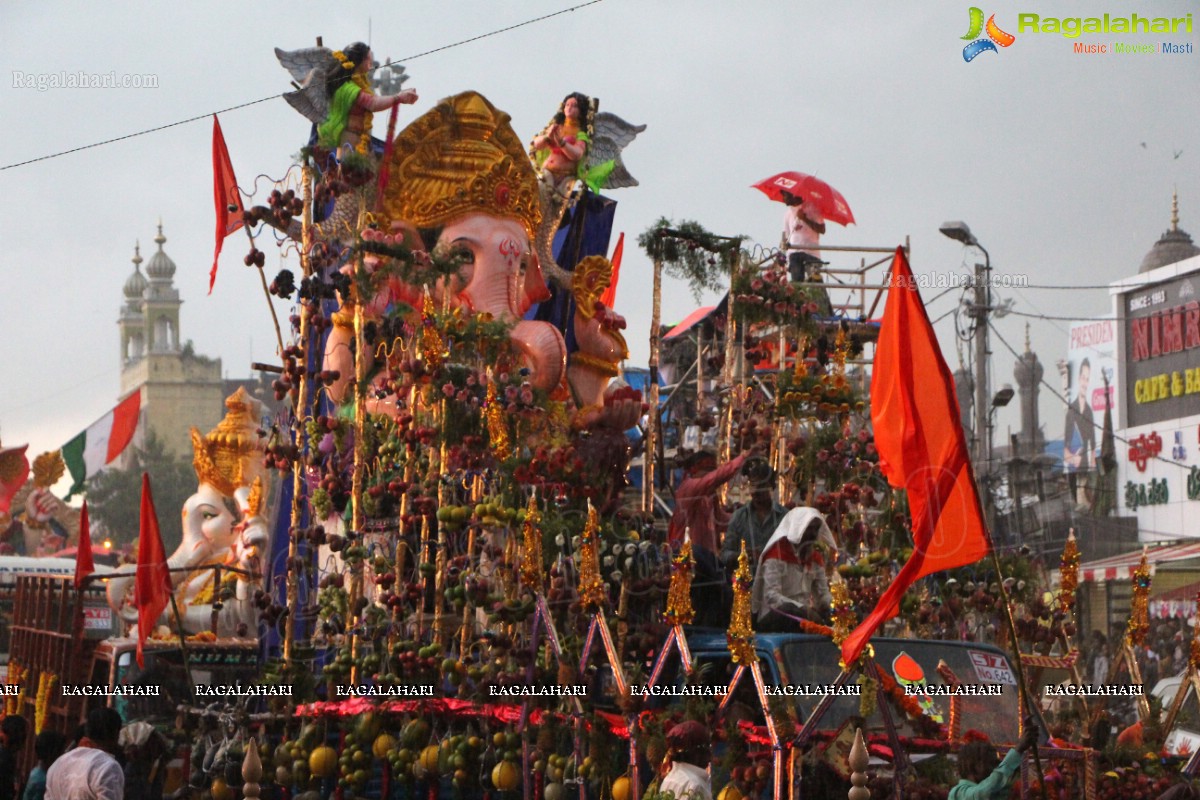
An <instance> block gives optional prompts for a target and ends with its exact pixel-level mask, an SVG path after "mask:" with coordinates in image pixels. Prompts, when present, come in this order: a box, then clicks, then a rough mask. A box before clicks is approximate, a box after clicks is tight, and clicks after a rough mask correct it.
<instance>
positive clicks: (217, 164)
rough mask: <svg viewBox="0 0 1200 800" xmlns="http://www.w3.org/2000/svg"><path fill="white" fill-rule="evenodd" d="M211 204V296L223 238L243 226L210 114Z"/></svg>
mask: <svg viewBox="0 0 1200 800" xmlns="http://www.w3.org/2000/svg"><path fill="white" fill-rule="evenodd" d="M212 162H213V201H214V203H215V204H216V209H217V249H216V250H215V251H214V252H213V265H212V271H211V272H209V273H208V293H209V294H212V290H213V284H215V283H216V282H217V260H218V259H220V257H221V247H222V245H224V244H225V237H226V236H228V235H229V234H231V233H233V232H234V231H236V230H238V229H239V228H241V227H242V225H244V224H245V220H244V219H243V217H242V215H243V212H244V210H245V209H244V207H243V206H242V195H241V194H240V193H239V192H238V187H237V178H236V177H235V176H234V174H233V164H231V163H230V161H229V149H228V148H226V147H225V135H224V134H223V133H221V122H220V120H218V119H217V115H216V114H213V142H212Z"/></svg>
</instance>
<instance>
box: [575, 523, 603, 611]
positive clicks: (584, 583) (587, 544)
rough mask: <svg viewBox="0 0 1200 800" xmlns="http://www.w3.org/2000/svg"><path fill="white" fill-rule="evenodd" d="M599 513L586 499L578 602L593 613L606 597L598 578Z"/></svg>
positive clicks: (580, 548) (601, 581) (580, 539)
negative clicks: (586, 507)
mask: <svg viewBox="0 0 1200 800" xmlns="http://www.w3.org/2000/svg"><path fill="white" fill-rule="evenodd" d="M599 545H600V515H599V514H598V513H596V509H595V507H594V506H592V501H591V500H589V501H588V516H587V524H586V525H584V527H583V535H582V536H580V537H579V562H580V563H579V603H580V605H582V606H583V610H584V611H585V612H587V613H589V614H595V613H596V612H597V611H599V610H600V609H601V607H603V605H604V601H605V600H606V599H608V595H607V593H606V592H605V591H604V581H603V580H601V579H600V550H599Z"/></svg>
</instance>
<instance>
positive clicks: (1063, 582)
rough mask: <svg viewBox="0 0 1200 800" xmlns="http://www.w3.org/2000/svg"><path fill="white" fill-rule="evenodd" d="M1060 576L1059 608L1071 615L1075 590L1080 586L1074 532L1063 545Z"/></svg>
mask: <svg viewBox="0 0 1200 800" xmlns="http://www.w3.org/2000/svg"><path fill="white" fill-rule="evenodd" d="M1058 574H1059V579H1058V580H1059V589H1058V608H1059V610H1060V611H1062V612H1063V613H1064V614H1071V613H1073V612H1074V610H1075V590H1076V588H1077V587H1078V586H1079V545H1078V544H1076V542H1075V531H1074V530H1072V531H1071V533H1070V535H1069V536H1067V543H1066V544H1065V545H1063V551H1062V559H1061V560H1060V561H1059V564H1058Z"/></svg>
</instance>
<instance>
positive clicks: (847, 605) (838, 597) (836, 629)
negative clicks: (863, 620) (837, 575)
mask: <svg viewBox="0 0 1200 800" xmlns="http://www.w3.org/2000/svg"><path fill="white" fill-rule="evenodd" d="M829 593H830V594H831V595H832V596H833V643H834V644H836V645H837V646H838V647H841V646H842V642H844V641H846V637H848V636H849V635H850V632H851V631H853V630H854V628H855V627H856V626H857V625H858V618H857V617H855V616H854V608H853V605H854V601H852V600H851V599H850V590H849V589H848V588H847V587H846V582H845V581H838V582H837V583H834V584H832V585H830V587H829Z"/></svg>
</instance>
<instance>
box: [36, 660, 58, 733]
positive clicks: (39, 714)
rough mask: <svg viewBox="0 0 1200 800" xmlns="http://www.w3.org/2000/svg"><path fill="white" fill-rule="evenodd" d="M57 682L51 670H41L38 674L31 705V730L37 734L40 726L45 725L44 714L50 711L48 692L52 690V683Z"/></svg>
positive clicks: (39, 731)
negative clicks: (35, 694) (33, 699)
mask: <svg viewBox="0 0 1200 800" xmlns="http://www.w3.org/2000/svg"><path fill="white" fill-rule="evenodd" d="M57 682H58V676H57V675H55V674H54V673H53V672H43V673H42V674H41V675H39V676H38V688H37V697H36V699H35V701H34V706H33V732H34V734H35V735H36V734H39V733H41V732H42V728H44V727H45V725H46V715H47V714H48V713H49V711H50V693H51V692H53V691H54V684H55V683H57Z"/></svg>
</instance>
